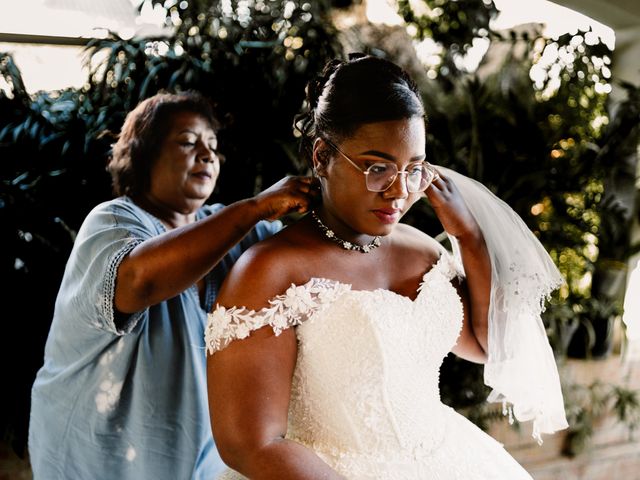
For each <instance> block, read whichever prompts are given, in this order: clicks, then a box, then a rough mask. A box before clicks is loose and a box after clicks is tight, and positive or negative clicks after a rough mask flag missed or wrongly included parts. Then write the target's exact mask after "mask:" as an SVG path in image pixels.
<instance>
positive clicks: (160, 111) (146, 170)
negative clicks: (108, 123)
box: [107, 91, 220, 196]
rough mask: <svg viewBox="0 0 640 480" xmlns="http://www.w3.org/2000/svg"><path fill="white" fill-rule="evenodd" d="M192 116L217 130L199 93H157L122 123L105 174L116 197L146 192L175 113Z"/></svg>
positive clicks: (217, 122) (209, 108)
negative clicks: (189, 113) (108, 175)
mask: <svg viewBox="0 0 640 480" xmlns="http://www.w3.org/2000/svg"><path fill="white" fill-rule="evenodd" d="M182 112H193V113H195V114H198V115H201V116H202V117H203V118H205V119H206V120H207V121H208V122H209V124H210V125H211V128H212V129H213V130H214V132H216V133H217V132H218V130H219V129H220V122H219V121H218V119H217V118H216V115H215V113H214V110H213V106H212V104H211V102H210V101H209V100H208V99H207V98H206V97H205V96H203V95H202V94H201V93H199V92H195V91H186V92H180V93H167V92H160V93H157V94H156V95H154V96H152V97H149V98H147V99H145V100H143V101H142V102H140V103H139V104H138V105H137V106H136V107H135V108H134V109H133V110H131V112H129V113H128V114H127V116H126V118H125V120H124V124H123V125H122V129H121V130H120V134H119V135H118V141H117V142H116V144H115V145H114V146H113V149H112V152H111V158H110V160H109V165H108V166H107V170H108V171H109V173H110V174H111V179H112V182H113V192H114V194H115V195H130V196H136V195H140V194H142V193H145V192H146V191H148V189H149V187H150V181H151V179H150V171H151V167H152V166H153V162H154V161H155V160H156V158H157V157H158V155H159V154H160V148H161V147H162V144H163V140H164V138H165V137H166V136H167V134H168V133H169V130H170V129H171V123H172V117H173V115H175V114H176V113H182Z"/></svg>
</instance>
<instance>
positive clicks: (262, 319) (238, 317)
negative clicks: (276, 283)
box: [204, 278, 351, 355]
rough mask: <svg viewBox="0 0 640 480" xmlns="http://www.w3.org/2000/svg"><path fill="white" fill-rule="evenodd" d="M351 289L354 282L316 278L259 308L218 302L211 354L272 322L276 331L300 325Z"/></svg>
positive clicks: (210, 327)
mask: <svg viewBox="0 0 640 480" xmlns="http://www.w3.org/2000/svg"><path fill="white" fill-rule="evenodd" d="M350 289H351V286H350V285H347V284H343V283H338V282H335V281H332V280H327V279H319V278H312V279H311V280H309V281H308V282H307V283H305V284H304V285H294V284H291V286H290V287H289V288H288V289H287V291H286V292H285V293H284V294H282V295H278V296H276V297H275V298H273V299H271V300H269V304H270V305H271V306H270V307H265V308H262V309H260V310H258V311H255V310H249V309H247V308H245V307H230V308H225V307H223V306H220V305H218V306H216V308H215V310H214V311H213V312H212V313H210V314H209V315H208V322H207V328H206V330H205V336H204V339H205V347H206V349H207V352H208V353H209V355H212V354H214V353H215V352H217V351H220V350H222V349H224V348H225V347H227V346H228V345H229V344H230V343H231V342H232V341H234V340H240V339H243V338H247V337H248V336H249V335H250V334H251V332H253V331H254V330H258V329H259V328H262V327H264V326H266V325H270V326H271V328H272V329H273V332H274V333H275V334H276V335H280V334H281V333H282V331H283V330H286V329H288V328H291V327H295V326H297V325H300V324H301V323H302V322H304V321H305V320H307V319H309V318H310V317H311V316H312V315H314V314H316V313H318V312H320V311H322V310H323V309H324V307H326V306H327V305H329V304H330V303H331V302H333V301H334V300H335V299H336V298H337V297H339V296H340V295H342V294H343V293H344V292H346V291H349V290H350Z"/></svg>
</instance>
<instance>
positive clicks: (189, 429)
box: [29, 197, 282, 480]
mask: <svg viewBox="0 0 640 480" xmlns="http://www.w3.org/2000/svg"><path fill="white" fill-rule="evenodd" d="M221 208H223V205H220V204H216V205H206V206H204V207H202V208H201V209H200V210H199V211H198V213H197V218H198V219H202V218H205V217H206V216H208V215H210V214H211V213H213V212H216V211H218V210H220V209H221ZM281 227H282V224H281V223H280V222H259V223H258V224H257V225H256V227H255V228H254V229H253V230H252V231H251V232H250V233H249V234H248V235H247V236H246V237H245V238H244V239H243V240H242V241H241V242H240V243H239V244H238V245H236V246H235V247H234V248H232V249H231V251H230V252H229V253H228V254H227V256H226V257H225V258H224V259H223V260H222V261H221V262H220V263H219V264H218V265H217V266H216V267H215V268H214V269H213V270H212V271H211V272H209V274H207V276H206V296H205V297H206V298H205V301H204V305H201V302H200V298H199V295H198V290H197V286H196V285H193V286H192V287H190V288H189V289H187V290H185V291H184V292H182V293H181V294H179V295H177V296H175V297H174V298H171V299H169V300H166V301H163V302H161V303H159V304H157V305H153V306H151V307H149V308H146V309H145V310H142V311H140V312H137V313H134V314H132V315H130V316H128V318H126V319H124V321H122V320H123V319H119V321H118V324H117V325H116V322H115V321H114V306H113V305H114V302H113V300H114V291H115V279H116V271H117V269H118V266H119V265H120V262H121V261H122V259H123V258H124V257H125V256H126V255H127V253H129V252H130V251H131V250H132V249H133V248H134V247H135V246H136V245H138V244H140V243H141V242H143V241H145V240H147V239H149V238H152V237H155V236H157V235H159V234H161V233H164V232H165V231H166V229H165V227H164V226H163V225H162V223H161V222H160V221H159V220H158V219H157V218H155V217H153V216H152V215H150V214H149V213H147V212H146V211H145V210H143V209H141V208H140V207H138V206H137V205H135V204H134V203H133V202H132V201H131V200H130V199H129V198H127V197H120V198H117V199H115V200H112V201H109V202H105V203H102V204H101V205H98V206H97V207H95V208H94V209H93V210H92V211H91V212H90V213H89V215H88V216H87V218H86V219H85V221H84V223H83V225H82V227H81V228H80V230H79V232H78V236H77V238H76V241H75V243H74V247H73V250H72V252H71V255H70V257H69V260H68V263H67V266H66V269H65V273H64V277H63V280H62V284H61V287H60V291H59V293H58V297H57V300H56V305H55V311H54V316H53V321H52V324H51V329H50V332H49V337H48V339H47V343H46V347H45V358H44V365H43V367H42V368H41V369H40V370H39V372H38V374H37V376H36V380H35V382H34V384H33V389H32V405H31V418H30V426H29V453H30V460H31V465H32V469H33V473H34V479H35V480H40V479H42V480H55V479H60V480H62V479H64V480H73V479H79V480H87V479H92V480H98V479H109V480H112V479H118V480H128V479H130V480H142V479H146V478H153V479H154V480H162V479H167V480H180V479H198V480H199V479H206V480H211V479H213V478H215V477H216V475H217V474H218V472H220V471H221V470H222V469H223V468H224V466H223V463H222V461H221V460H220V457H219V455H218V453H217V451H216V447H215V444H214V442H213V437H212V435H211V428H210V420H209V410H208V402H207V380H206V354H205V346H204V328H205V324H206V319H207V318H206V314H207V312H209V311H211V309H212V307H213V304H214V301H215V298H216V295H217V292H218V288H219V287H220V284H221V283H222V280H223V279H224V276H225V275H226V273H227V272H228V271H229V269H230V268H231V266H232V265H233V263H234V262H235V261H236V260H237V259H238V257H239V256H240V254H241V253H242V252H243V251H244V250H246V249H247V248H248V247H249V246H250V245H252V244H253V243H255V242H257V241H259V240H261V239H263V238H266V237H268V236H270V235H272V234H273V233H275V232H277V231H278V230H279V229H280V228H281Z"/></svg>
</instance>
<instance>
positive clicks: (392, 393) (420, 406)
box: [207, 254, 463, 460]
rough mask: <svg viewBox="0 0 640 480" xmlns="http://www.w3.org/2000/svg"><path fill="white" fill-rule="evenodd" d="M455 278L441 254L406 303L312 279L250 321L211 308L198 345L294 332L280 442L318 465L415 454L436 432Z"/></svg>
mask: <svg viewBox="0 0 640 480" xmlns="http://www.w3.org/2000/svg"><path fill="white" fill-rule="evenodd" d="M459 272H460V269H459V267H458V266H457V265H456V264H455V260H454V259H453V257H451V256H449V255H448V254H443V255H442V256H441V257H440V259H439V260H438V262H437V263H436V264H435V265H434V266H433V267H432V269H431V270H429V271H428V272H427V273H425V274H424V276H423V279H422V282H421V284H420V287H419V289H418V293H417V297H416V298H415V300H411V299H409V298H408V297H405V296H403V295H399V294H397V293H395V292H392V291H390V290H384V289H378V290H373V291H363V290H352V289H351V287H350V285H347V284H343V283H340V282H337V281H334V280H327V279H318V278H313V279H311V280H310V281H309V282H307V283H306V284H304V285H301V286H296V285H292V286H291V287H290V288H289V289H288V290H287V291H286V292H285V294H283V295H280V296H278V297H276V298H275V299H273V300H271V302H270V307H269V308H265V309H262V310H260V311H258V312H255V311H248V310H246V309H244V308H236V307H234V308H230V309H224V308H223V307H218V308H217V309H216V310H215V311H214V313H213V314H212V315H211V317H210V322H209V326H208V331H207V345H208V347H209V349H210V351H211V352H213V351H215V350H218V349H220V348H224V346H225V345H226V344H228V343H229V342H230V341H232V340H234V339H236V338H244V337H246V336H247V335H249V334H250V331H252V330H255V329H257V328H260V327H262V326H264V325H267V324H268V325H271V326H272V328H273V329H274V331H275V332H276V334H278V333H279V332H280V331H282V330H283V329H284V328H288V327H290V326H296V335H297V339H298V357H297V363H296V368H295V372H294V378H293V384H292V398H291V403H290V412H289V428H288V433H287V436H288V437H289V438H292V439H295V440H297V441H299V442H301V443H303V444H305V445H308V446H310V447H312V448H313V449H314V450H316V452H318V453H319V454H320V455H321V456H323V457H325V458H327V457H333V456H335V455H340V456H341V457H343V460H344V458H345V457H348V456H349V455H355V456H361V455H363V454H366V455H367V456H369V455H373V456H376V457H378V458H381V459H382V458H385V457H388V456H389V455H394V454H395V453H394V452H402V455H406V454H407V453H411V454H415V455H424V454H427V453H428V452H429V451H430V450H431V449H433V448H435V447H437V445H438V443H439V442H440V441H441V439H442V437H443V435H444V431H445V422H446V420H445V419H446V416H445V415H441V414H440V411H441V409H442V408H445V407H444V406H443V405H442V404H441V403H440V397H439V390H438V374H439V368H440V365H441V363H442V361H443V359H444V357H445V356H446V355H447V353H448V352H449V351H450V350H451V348H452V347H453V345H454V344H455V342H456V339H457V337H458V335H459V333H460V329H461V327H462V313H463V312H462V302H461V300H460V297H459V296H458V293H457V291H456V289H455V288H454V286H453V285H452V283H451V279H452V278H453V277H454V276H456V275H458V274H459ZM425 427H426V429H425ZM425 431H427V432H428V435H425Z"/></svg>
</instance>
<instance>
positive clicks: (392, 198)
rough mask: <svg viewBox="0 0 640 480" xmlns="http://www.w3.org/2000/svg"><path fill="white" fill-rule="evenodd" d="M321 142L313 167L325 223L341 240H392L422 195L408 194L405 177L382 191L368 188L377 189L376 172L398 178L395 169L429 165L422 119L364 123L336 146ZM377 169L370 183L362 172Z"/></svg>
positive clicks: (372, 172) (404, 175) (399, 178)
mask: <svg viewBox="0 0 640 480" xmlns="http://www.w3.org/2000/svg"><path fill="white" fill-rule="evenodd" d="M321 142H322V141H321ZM322 143H323V144H322V145H320V146H319V147H318V148H316V149H315V152H314V165H315V167H316V170H317V171H318V174H319V176H320V181H321V183H322V201H323V209H324V212H325V215H326V218H327V220H328V221H329V222H330V223H331V224H332V225H329V226H330V227H331V228H333V229H334V230H335V231H336V233H337V234H338V235H344V236H346V237H351V238H353V237H355V236H357V235H358V234H367V235H388V234H389V233H391V231H392V230H393V227H394V226H395V225H396V224H397V223H398V221H399V220H400V219H401V218H402V216H403V215H404V214H405V213H406V212H407V210H408V209H409V208H410V207H411V205H413V204H414V203H415V202H416V201H417V200H418V199H419V198H420V197H421V196H422V195H423V194H422V193H421V192H419V193H410V192H409V191H408V188H407V175H406V174H398V175H397V176H396V178H395V180H394V181H393V183H392V184H391V186H390V187H389V188H388V189H387V190H385V191H383V192H372V191H370V190H369V189H368V188H367V180H368V181H369V187H372V186H373V187H374V188H375V186H376V180H375V177H374V173H376V175H378V174H377V172H380V171H387V172H390V173H391V174H393V172H395V168H397V169H398V171H399V172H402V171H405V170H408V171H410V170H411V168H415V165H418V164H420V163H421V162H424V161H425V126H424V121H423V119H422V118H421V117H413V118H407V119H403V120H392V121H384V122H376V123H368V124H364V125H362V126H361V127H360V128H359V129H358V130H356V132H355V133H354V134H353V135H352V136H351V137H348V138H346V139H344V140H343V141H342V142H340V143H338V144H336V145H335V146H332V145H330V144H327V143H325V142H322ZM321 150H324V152H321ZM340 152H342V153H340ZM323 158H324V161H323V160H322V159H323ZM352 162H353V163H352ZM374 164H376V167H374V169H372V170H370V173H369V174H368V175H369V178H368V179H367V174H365V173H363V172H364V171H367V169H369V168H370V167H371V166H372V165H374Z"/></svg>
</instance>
